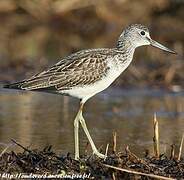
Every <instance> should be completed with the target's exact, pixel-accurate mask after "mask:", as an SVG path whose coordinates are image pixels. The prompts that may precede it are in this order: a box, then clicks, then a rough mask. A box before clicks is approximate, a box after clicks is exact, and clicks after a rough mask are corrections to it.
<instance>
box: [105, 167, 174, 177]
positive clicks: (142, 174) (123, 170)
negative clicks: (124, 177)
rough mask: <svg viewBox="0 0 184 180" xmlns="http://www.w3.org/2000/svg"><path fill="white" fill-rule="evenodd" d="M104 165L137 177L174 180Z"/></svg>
mask: <svg viewBox="0 0 184 180" xmlns="http://www.w3.org/2000/svg"><path fill="white" fill-rule="evenodd" d="M103 165H104V166H105V167H108V168H112V169H115V170H119V171H122V172H127V173H132V174H137V175H141V176H147V177H152V178H156V179H164V180H174V179H173V178H169V177H164V176H159V175H155V174H147V173H142V172H138V171H133V170H128V169H123V168H119V167H115V166H111V165H108V164H103Z"/></svg>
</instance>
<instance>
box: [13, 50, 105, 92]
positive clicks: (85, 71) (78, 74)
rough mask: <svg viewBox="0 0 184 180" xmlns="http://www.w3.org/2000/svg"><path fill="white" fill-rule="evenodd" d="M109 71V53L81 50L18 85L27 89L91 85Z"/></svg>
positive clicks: (59, 88)
mask: <svg viewBox="0 0 184 180" xmlns="http://www.w3.org/2000/svg"><path fill="white" fill-rule="evenodd" d="M107 71H108V67H107V54H104V52H103V53H102V52H98V51H94V52H93V51H89V52H86V51H84V52H83V51H82V52H80V51H79V52H77V53H75V54H72V55H70V56H68V57H66V58H64V59H62V60H61V61H60V62H58V63H57V64H56V65H54V66H53V67H51V68H49V69H48V70H46V71H43V72H41V73H39V74H37V75H35V76H33V77H31V78H29V79H27V80H24V81H22V82H20V83H17V86H19V88H20V89H25V90H36V89H45V88H50V87H54V88H55V89H56V90H66V89H70V88H72V87H76V86H80V87H81V86H85V85H90V84H92V83H94V82H96V81H98V80H100V79H101V78H103V77H104V76H105V75H106V73H107Z"/></svg>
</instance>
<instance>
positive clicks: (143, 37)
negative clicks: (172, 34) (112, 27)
mask: <svg viewBox="0 0 184 180" xmlns="http://www.w3.org/2000/svg"><path fill="white" fill-rule="evenodd" d="M118 45H119V46H121V45H124V46H130V45H131V46H133V47H135V48H137V47H139V46H145V45H151V46H154V47H157V48H159V49H162V50H164V51H167V52H170V53H174V54H176V52H175V51H173V50H171V49H169V48H167V47H165V46H163V45H162V44H160V43H158V42H156V41H154V40H153V39H151V37H150V34H149V30H148V28H147V27H146V26H143V25H141V24H132V25H129V26H128V27H127V28H125V30H124V31H123V32H122V34H121V35H120V37H119V40H118V44H117V47H118Z"/></svg>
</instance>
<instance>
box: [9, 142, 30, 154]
mask: <svg viewBox="0 0 184 180" xmlns="http://www.w3.org/2000/svg"><path fill="white" fill-rule="evenodd" d="M11 141H12V142H13V143H15V144H16V145H18V146H20V147H21V148H22V149H24V150H25V151H28V152H31V151H30V150H29V149H27V148H25V147H24V146H22V145H21V144H19V143H18V142H17V141H15V140H14V139H11Z"/></svg>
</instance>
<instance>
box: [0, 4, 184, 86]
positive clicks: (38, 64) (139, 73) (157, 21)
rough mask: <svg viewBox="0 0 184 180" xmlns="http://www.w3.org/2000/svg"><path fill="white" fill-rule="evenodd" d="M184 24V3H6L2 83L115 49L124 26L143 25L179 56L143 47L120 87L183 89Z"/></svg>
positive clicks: (0, 9) (0, 11)
mask: <svg viewBox="0 0 184 180" xmlns="http://www.w3.org/2000/svg"><path fill="white" fill-rule="evenodd" d="M183 20H184V1H183V0H151V1H147V0H141V1H140V0H132V1H129V0H93V1H91V0H70V1H68V0H39V1H38V0H26V1H25V0H1V1H0V22H1V26H0V61H1V63H0V74H1V76H0V80H1V81H3V82H9V81H13V80H17V79H18V80H19V79H23V78H26V77H29V76H30V75H33V74H34V73H36V72H38V71H40V70H43V69H44V68H45V67H48V66H49V65H52V64H54V63H55V62H57V61H59V60H60V59H61V58H62V57H64V56H66V55H68V54H70V53H72V52H76V51H78V50H81V49H88V48H98V47H114V46H115V45H116V41H117V38H118V36H119V35H120V33H121V32H122V30H123V29H124V28H125V26H127V25H129V24H131V23H142V24H145V25H146V26H148V27H149V29H150V31H151V36H152V38H154V39H155V40H158V41H159V42H161V43H162V44H164V45H166V46H168V47H170V48H172V49H174V50H176V51H177V52H178V54H179V55H178V56H175V55H171V54H168V53H165V52H162V51H160V50H157V49H154V48H151V47H149V48H147V47H146V48H145V47H143V48H139V49H138V50H137V51H136V54H135V58H134V59H135V61H134V63H132V65H131V67H130V68H128V70H127V72H126V73H124V77H123V78H119V79H118V80H117V81H116V84H119V85H122V84H123V82H126V83H125V86H127V85H136V86H140V85H141V86H142V85H147V84H149V85H166V86H168V85H180V86H181V83H180V82H181V79H182V75H183V73H182V69H183V68H184V67H183V49H184V47H183V43H184V35H183V34H184V21H183ZM137 80H139V81H137ZM137 82H139V83H137Z"/></svg>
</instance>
